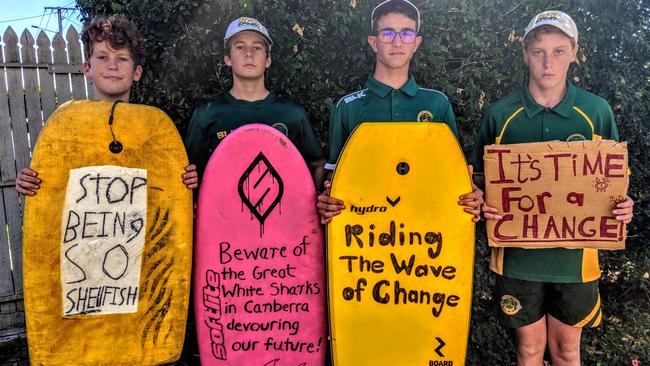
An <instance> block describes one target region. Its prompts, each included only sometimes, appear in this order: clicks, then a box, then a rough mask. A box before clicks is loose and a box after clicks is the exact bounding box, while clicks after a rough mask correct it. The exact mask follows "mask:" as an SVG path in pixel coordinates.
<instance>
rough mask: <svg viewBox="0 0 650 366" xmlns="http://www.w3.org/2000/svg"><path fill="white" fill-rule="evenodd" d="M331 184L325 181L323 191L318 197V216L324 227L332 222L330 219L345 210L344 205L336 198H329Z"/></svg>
mask: <svg viewBox="0 0 650 366" xmlns="http://www.w3.org/2000/svg"><path fill="white" fill-rule="evenodd" d="M331 187H332V182H330V181H329V180H326V181H325V191H324V192H323V193H321V194H319V195H318V203H317V204H316V207H318V214H319V215H320V223H321V224H323V225H325V224H329V222H330V221H332V217H334V216H336V215H338V214H340V213H341V210H343V209H345V204H344V203H343V201H341V200H340V199H338V198H334V197H330V188H331Z"/></svg>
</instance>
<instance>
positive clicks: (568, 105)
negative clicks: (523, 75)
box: [521, 80, 576, 118]
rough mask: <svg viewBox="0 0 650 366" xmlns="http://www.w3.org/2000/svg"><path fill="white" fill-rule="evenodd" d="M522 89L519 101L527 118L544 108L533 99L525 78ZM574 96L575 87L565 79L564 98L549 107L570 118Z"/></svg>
mask: <svg viewBox="0 0 650 366" xmlns="http://www.w3.org/2000/svg"><path fill="white" fill-rule="evenodd" d="M522 90H523V91H522V93H521V102H522V104H523V105H524V110H525V111H526V115H528V117H529V118H531V117H533V116H535V115H536V114H537V113H539V112H541V111H543V110H544V109H546V108H545V107H544V106H542V105H541V104H539V103H537V102H536V101H535V99H533V96H532V95H531V94H530V90H529V89H528V80H526V82H525V84H524V87H523V88H522ZM575 96H576V87H575V86H574V85H573V84H572V83H571V82H570V81H568V80H567V91H566V94H564V98H562V100H561V101H560V103H558V104H557V105H556V106H555V107H553V108H551V110H552V111H553V112H555V113H557V114H559V115H560V116H562V117H564V118H570V117H571V111H572V110H573V105H574V102H575Z"/></svg>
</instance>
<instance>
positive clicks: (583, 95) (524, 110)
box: [470, 82, 619, 283]
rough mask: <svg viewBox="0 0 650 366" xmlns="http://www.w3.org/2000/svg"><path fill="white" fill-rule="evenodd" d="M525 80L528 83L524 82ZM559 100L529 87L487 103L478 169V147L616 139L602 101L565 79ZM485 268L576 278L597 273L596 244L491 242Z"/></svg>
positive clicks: (533, 277) (548, 278)
mask: <svg viewBox="0 0 650 366" xmlns="http://www.w3.org/2000/svg"><path fill="white" fill-rule="evenodd" d="M526 85H527V84H526ZM567 85H568V89H567V92H566V95H565V96H564V98H563V99H562V101H561V102H560V103H559V104H558V105H556V106H555V107H553V108H546V107H543V106H541V105H539V104H538V103H537V102H535V100H534V99H533V97H532V96H531V95H530V91H529V90H528V87H527V86H526V87H524V88H522V89H521V90H519V91H518V92H516V93H514V94H511V95H509V96H507V97H505V98H503V99H501V100H499V101H497V102H496V103H494V104H493V105H492V106H490V107H489V108H488V109H487V110H486V111H485V113H484V115H483V119H482V121H481V126H480V127H479V131H478V135H477V137H476V143H475V145H474V149H473V151H472V154H471V156H470V162H472V164H474V167H475V170H476V171H477V172H482V171H483V147H484V146H485V145H490V144H516V143H525V142H540V141H552V140H560V141H574V140H600V139H606V140H616V141H618V139H619V137H618V130H617V129H616V122H615V120H614V113H612V109H611V108H610V107H609V104H608V103H607V101H605V100H604V99H603V98H601V97H599V96H596V95H594V94H591V93H589V92H587V91H585V90H583V89H580V88H577V87H575V86H574V85H573V84H572V83H570V82H567ZM490 269H492V270H493V271H494V272H496V273H499V274H501V275H504V276H506V277H512V278H517V279H521V280H527V281H538V282H557V283H577V282H589V281H593V280H596V279H598V278H599V277H600V268H599V265H598V252H597V250H595V249H564V248H553V249H520V248H492V258H491V260H490Z"/></svg>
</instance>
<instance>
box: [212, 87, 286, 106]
mask: <svg viewBox="0 0 650 366" xmlns="http://www.w3.org/2000/svg"><path fill="white" fill-rule="evenodd" d="M225 96H226V100H227V101H228V102H229V103H233V104H240V105H249V106H252V107H261V106H263V105H265V104H268V103H271V102H273V101H274V100H275V98H276V97H275V94H274V93H273V92H272V91H269V95H267V96H266V98H264V99H260V100H254V101H249V100H243V99H237V98H235V97H234V96H233V95H232V94H230V92H229V91H228V92H226V93H225Z"/></svg>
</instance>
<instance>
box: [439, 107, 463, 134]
mask: <svg viewBox="0 0 650 366" xmlns="http://www.w3.org/2000/svg"><path fill="white" fill-rule="evenodd" d="M443 122H445V123H446V124H447V125H448V126H449V128H450V129H451V132H453V133H454V136H456V140H457V141H459V142H460V140H459V139H458V129H457V128H456V116H455V115H454V108H453V107H452V106H451V103H447V111H446V112H445V116H444V117H443Z"/></svg>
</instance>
